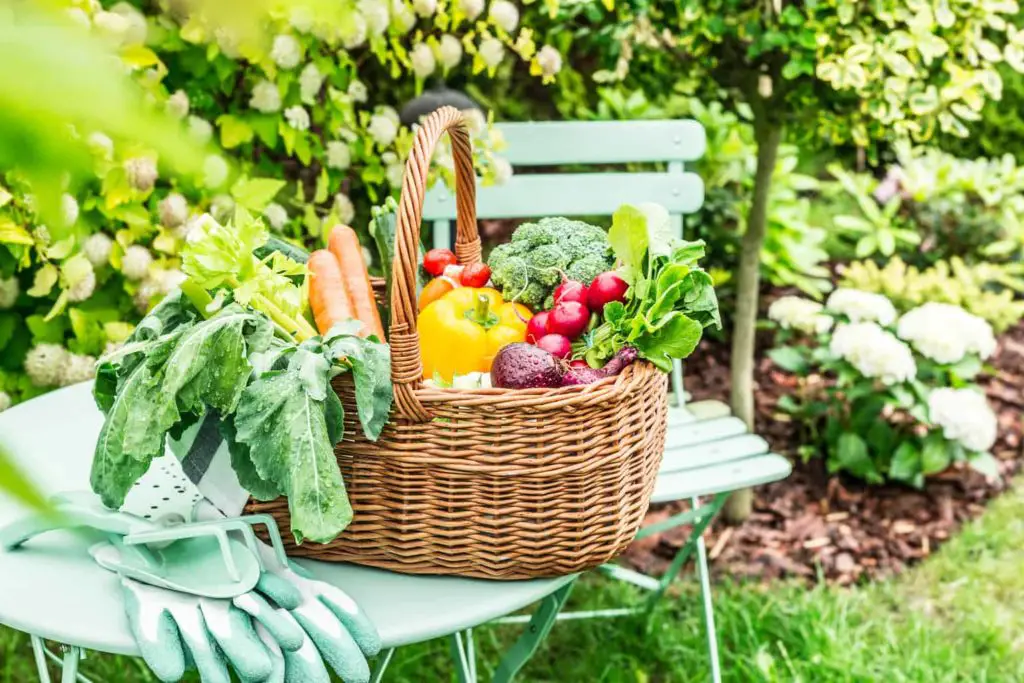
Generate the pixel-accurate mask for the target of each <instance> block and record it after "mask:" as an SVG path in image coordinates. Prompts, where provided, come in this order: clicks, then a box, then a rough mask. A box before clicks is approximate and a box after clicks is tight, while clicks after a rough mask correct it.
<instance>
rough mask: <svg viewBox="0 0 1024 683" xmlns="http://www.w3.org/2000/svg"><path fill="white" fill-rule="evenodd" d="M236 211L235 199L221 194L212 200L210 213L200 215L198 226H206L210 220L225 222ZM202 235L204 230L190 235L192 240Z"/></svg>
mask: <svg viewBox="0 0 1024 683" xmlns="http://www.w3.org/2000/svg"><path fill="white" fill-rule="evenodd" d="M234 211H235V200H234V199H232V198H231V195H227V194H219V195H217V196H216V197H214V198H213V199H211V200H210V213H208V214H203V215H202V216H200V217H199V220H198V221H197V222H196V227H197V228H202V227H204V225H205V224H206V223H207V222H208V221H209V220H213V221H218V222H221V223H225V222H227V221H228V220H229V219H230V218H231V214H233V213H234ZM200 235H202V231H199V230H197V232H196V233H193V234H190V235H189V240H190V241H191V239H192V238H193V237H196V236H200Z"/></svg>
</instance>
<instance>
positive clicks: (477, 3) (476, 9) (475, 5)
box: [457, 0, 484, 20]
mask: <svg viewBox="0 0 1024 683" xmlns="http://www.w3.org/2000/svg"><path fill="white" fill-rule="evenodd" d="M457 4H458V6H459V9H460V10H462V13H463V14H465V15H466V17H467V18H468V19H470V20H473V19H476V18H477V17H479V16H480V15H481V14H482V13H483V11H484V0H458V2H457Z"/></svg>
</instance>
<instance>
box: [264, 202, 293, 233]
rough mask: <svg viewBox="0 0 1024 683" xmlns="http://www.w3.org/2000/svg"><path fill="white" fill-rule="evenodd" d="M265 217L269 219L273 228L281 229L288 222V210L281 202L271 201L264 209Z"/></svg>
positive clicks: (268, 221)
mask: <svg viewBox="0 0 1024 683" xmlns="http://www.w3.org/2000/svg"><path fill="white" fill-rule="evenodd" d="M263 217H264V218H266V219H267V223H269V224H270V227H271V228H273V229H274V230H281V228H283V227H284V226H285V223H287V222H288V211H286V210H285V208H284V207H283V206H281V205H280V204H277V203H276V202H271V203H269V204H267V206H266V208H264V209H263Z"/></svg>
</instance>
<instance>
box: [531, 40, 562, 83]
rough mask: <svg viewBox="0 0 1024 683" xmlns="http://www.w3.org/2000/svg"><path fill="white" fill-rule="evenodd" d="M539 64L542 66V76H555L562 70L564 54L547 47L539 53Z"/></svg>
mask: <svg viewBox="0 0 1024 683" xmlns="http://www.w3.org/2000/svg"><path fill="white" fill-rule="evenodd" d="M537 64H539V65H540V72H541V74H542V75H544V76H554V75H555V74H557V73H558V72H559V71H561V70H562V54H561V53H560V52H559V51H558V50H556V49H555V48H553V47H551V46H550V45H545V46H544V47H542V48H541V49H540V50H538V51H537Z"/></svg>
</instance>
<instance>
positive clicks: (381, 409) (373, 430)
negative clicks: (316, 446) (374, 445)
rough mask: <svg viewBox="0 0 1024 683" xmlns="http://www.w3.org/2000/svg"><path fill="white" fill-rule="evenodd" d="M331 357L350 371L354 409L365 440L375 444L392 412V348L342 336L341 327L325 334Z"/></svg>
mask: <svg viewBox="0 0 1024 683" xmlns="http://www.w3.org/2000/svg"><path fill="white" fill-rule="evenodd" d="M324 344H325V346H326V347H327V349H328V351H329V354H330V357H331V358H334V359H337V361H338V362H339V363H341V364H342V365H343V366H347V367H348V368H350V369H351V371H352V378H353V380H355V388H356V408H357V409H358V411H359V422H360V423H361V424H362V425H363V433H364V434H365V435H366V438H368V439H370V440H371V441H376V440H377V437H379V436H380V432H381V430H382V429H383V428H384V424H385V423H386V422H387V421H388V415H389V414H390V413H391V403H392V400H393V399H394V388H393V387H392V385H391V347H390V346H388V345H387V344H384V343H382V342H379V341H374V340H373V339H363V338H361V337H356V336H354V335H351V334H347V333H345V332H344V331H343V330H342V329H341V328H340V326H338V327H335V328H333V329H332V330H330V331H329V332H328V333H327V339H326V340H325V342H324Z"/></svg>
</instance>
